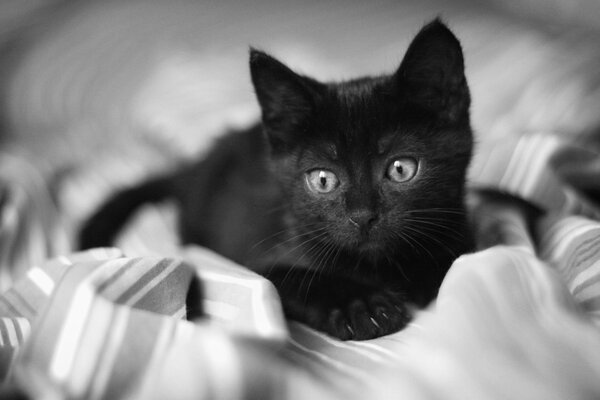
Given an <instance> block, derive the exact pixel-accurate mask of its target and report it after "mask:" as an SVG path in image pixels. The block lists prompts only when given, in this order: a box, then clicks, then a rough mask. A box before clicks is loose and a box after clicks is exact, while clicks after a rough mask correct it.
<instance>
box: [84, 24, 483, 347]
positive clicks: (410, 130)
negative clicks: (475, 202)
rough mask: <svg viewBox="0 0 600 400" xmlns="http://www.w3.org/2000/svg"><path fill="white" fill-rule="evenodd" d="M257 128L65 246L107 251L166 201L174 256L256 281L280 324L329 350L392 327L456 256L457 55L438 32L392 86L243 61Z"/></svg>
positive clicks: (148, 186)
mask: <svg viewBox="0 0 600 400" xmlns="http://www.w3.org/2000/svg"><path fill="white" fill-rule="evenodd" d="M250 71H251V75H252V82H253V84H254V87H255V89H256V94H257V97H258V101H259V103H260V106H261V109H262V125H261V126H256V127H253V128H251V129H248V130H246V131H242V132H237V133H232V134H230V135H227V136H225V137H224V138H223V139H221V140H220V142H218V144H217V145H216V146H215V147H214V149H213V150H212V152H211V153H210V154H209V155H208V156H207V157H206V158H205V159H203V160H202V161H200V162H198V163H197V164H195V165H192V166H190V167H188V168H186V169H185V170H182V171H179V172H176V173H174V174H173V175H169V176H166V177H162V178H158V179H155V180H152V181H150V182H147V183H144V184H142V185H141V186H139V187H135V188H133V189H129V190H127V191H124V192H121V193H119V194H117V195H116V196H115V197H114V198H113V199H112V200H110V201H109V202H108V203H107V204H106V205H105V206H104V207H103V208H102V209H101V210H100V211H99V212H98V213H97V214H96V215H94V216H93V217H92V218H91V220H90V221H89V222H88V224H87V225H86V226H85V228H84V229H83V231H82V233H81V246H82V247H83V248H88V247H93V246H100V245H108V244H110V243H111V242H112V240H113V239H114V237H115V235H116V234H117V232H118V230H119V229H120V227H121V225H122V224H123V222H124V221H125V219H126V218H127V217H128V216H129V214H130V213H131V212H132V211H133V210H134V209H135V208H137V207H138V206H139V205H140V204H141V203H143V202H148V201H158V200H161V199H163V198H166V197H171V198H174V199H176V200H177V201H178V202H179V206H180V216H181V219H180V230H181V237H182V239H183V241H184V242H185V243H197V244H200V245H203V246H206V247H209V248H211V249H213V250H215V251H217V252H219V253H221V254H223V255H225V256H227V257H229V258H230V259H233V260H234V261H236V262H238V263H240V264H243V265H245V266H247V267H248V268H251V269H252V270H254V271H257V272H258V273H260V274H263V275H264V276H266V277H267V278H268V279H270V280H271V281H272V282H273V283H274V284H275V286H276V287H277V289H278V291H279V294H280V296H281V299H282V302H283V306H284V310H285V312H286V314H287V316H288V317H289V318H291V319H295V320H298V321H302V322H305V323H307V324H308V325H310V326H312V327H314V328H316V329H319V330H322V331H325V332H327V333H329V334H331V335H333V336H336V337H338V338H341V339H370V338H374V337H377V336H381V335H385V334H388V333H392V332H395V331H397V330H399V329H401V328H402V327H404V325H405V324H406V323H407V322H408V320H409V318H410V316H409V312H408V310H407V303H414V304H417V305H421V306H422V305H426V304H427V303H428V302H430V301H431V300H432V299H433V298H434V297H435V296H436V294H437V290H438V288H439V286H440V283H441V282H442V279H443V278H444V275H445V274H446V271H447V270H448V268H449V267H450V265H451V264H452V262H453V261H454V259H455V258H456V257H457V256H459V255H460V254H462V253H464V252H466V251H469V250H470V249H471V248H472V238H471V233H470V230H469V228H468V225H467V217H466V212H465V206H464V197H465V173H466V169H467V166H468V164H469V161H470V159H471V152H472V147H473V143H472V142H473V138H472V132H471V128H470V123H469V104H470V97H469V90H468V87H467V82H466V80H465V75H464V65H463V56H462V51H461V46H460V43H459V42H458V40H457V39H456V37H455V36H454V35H453V34H452V32H451V31H450V30H449V29H448V28H447V27H446V26H445V25H444V24H443V23H441V22H440V21H439V20H435V21H433V22H431V23H430V24H429V25H427V26H425V27H424V28H423V29H422V30H421V32H419V34H418V35H417V36H416V38H415V39H414V40H413V42H412V43H411V45H410V47H409V48H408V51H407V52H406V55H405V57H404V60H403V61H402V63H401V65H400V67H399V68H398V70H397V71H396V72H395V73H394V74H392V75H384V76H377V77H363V78H359V79H355V80H351V81H347V82H339V83H321V82H318V81H316V80H314V79H311V78H308V77H305V76H302V75H299V74H297V73H295V72H293V71H292V70H290V69H289V68H287V67H286V66H285V65H283V64H282V63H280V62H279V61H277V60H275V59H274V58H272V57H270V56H268V55H267V54H265V53H263V52H260V51H256V50H252V51H251V54H250Z"/></svg>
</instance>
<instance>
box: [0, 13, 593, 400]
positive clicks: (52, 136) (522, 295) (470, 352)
mask: <svg viewBox="0 0 600 400" xmlns="http://www.w3.org/2000/svg"><path fill="white" fill-rule="evenodd" d="M167 3H168V4H167ZM102 4H104V5H102ZM107 4H109V5H107ZM148 4H149V3H148ZM148 4H145V3H143V2H115V3H114V4H113V3H90V4H87V3H86V5H83V6H81V5H80V6H77V7H66V8H65V7H60V6H59V7H57V8H56V9H54V8H53V12H52V13H50V14H49V15H50V16H49V17H45V18H43V19H41V20H39V21H38V22H36V23H35V24H32V25H30V26H28V30H27V31H26V32H27V35H26V37H27V41H26V44H27V45H26V46H23V47H19V48H20V49H21V50H20V51H19V52H18V56H15V57H16V58H15V59H16V60H18V68H16V69H15V70H14V72H13V73H12V75H11V77H12V79H11V83H10V85H7V86H6V87H5V88H4V91H5V93H4V96H5V98H6V101H5V103H6V108H7V113H8V122H9V123H8V124H7V126H9V127H10V131H11V134H12V137H11V138H10V140H8V141H5V145H4V146H3V148H2V151H1V152H0V286H1V287H2V294H1V295H0V379H1V381H2V382H3V383H2V386H0V388H3V389H6V391H4V392H2V391H0V395H1V394H2V393H8V392H7V391H8V390H16V391H19V392H22V393H25V394H27V395H28V396H30V397H31V398H52V399H54V398H56V399H61V398H74V399H79V398H81V399H88V398H90V399H120V398H128V399H129V398H131V399H153V398H155V399H165V398H168V399H191V398H194V399H221V398H222V399H237V398H240V399H241V398H253V399H295V398H297V399H332V398H340V399H387V398H404V399H437V398H443V399H471V398H472V399H594V398H600V381H599V380H598V377H599V376H600V219H599V218H600V208H599V206H598V204H599V203H598V202H599V201H600V196H599V193H600V186H599V185H600V179H599V178H600V146H599V145H598V144H599V142H600V140H599V137H598V132H600V131H599V130H598V128H599V127H600V118H599V117H598V115H599V114H598V107H600V90H599V88H600V86H599V83H600V73H599V72H598V71H600V70H598V68H597V66H598V65H600V64H599V63H598V62H599V61H600V52H599V51H598V50H597V49H596V47H597V46H596V45H595V43H596V42H595V39H596V37H597V36H598V35H597V33H594V32H591V31H585V32H582V31H581V30H579V29H575V30H554V31H550V32H549V31H548V29H546V28H544V26H543V25H542V26H540V25H536V24H533V23H531V22H530V21H526V22H524V21H520V20H515V19H510V18H508V17H506V16H502V17H500V16H498V15H496V14H495V13H494V12H492V11H486V10H481V9H479V8H477V7H475V6H474V5H458V4H455V5H453V6H452V7H447V6H443V5H440V4H437V3H432V4H429V3H427V4H425V5H421V6H419V7H416V6H411V5H409V4H404V3H401V2H400V3H398V2H390V3H387V2H383V1H382V2H375V3H369V5H367V4H366V3H363V2H356V3H354V2H348V3H344V4H346V6H345V7H343V8H340V7H334V6H333V5H332V4H335V3H332V4H323V3H321V2H318V3H317V2H315V3H309V4H307V5H304V6H303V7H295V6H294V5H292V4H285V5H279V6H277V5H274V4H271V2H257V5H256V7H252V8H242V9H238V8H236V7H240V6H233V5H227V3H224V5H220V6H218V7H215V6H210V5H208V4H204V3H191V2H154V3H152V5H148ZM338 5H339V4H338ZM444 7H446V8H444ZM266 10H268V11H269V12H268V13H266ZM440 12H443V13H444V15H445V16H446V19H447V20H448V21H451V23H450V25H451V26H452V27H453V28H455V30H456V31H457V33H458V35H459V36H461V38H462V37H464V43H465V54H466V58H467V76H468V78H469V82H470V84H471V88H472V91H473V103H474V108H473V120H474V125H475V128H476V130H477V135H478V146H477V150H476V156H475V159H474V161H473V164H472V167H471V171H470V183H471V185H473V186H485V187H492V188H499V189H502V190H505V191H508V192H511V193H514V194H517V195H519V196H521V197H523V198H525V199H527V200H529V201H531V202H532V203H533V204H535V205H536V206H538V207H539V208H541V209H542V210H543V211H544V215H543V216H541V217H540V218H538V219H536V220H535V221H534V222H533V224H529V223H528V221H526V220H525V218H524V216H523V215H522V214H521V212H520V210H519V209H517V208H514V207H512V206H511V205H510V204H506V203H503V202H496V201H493V200H490V199H488V200H487V201H485V202H482V203H480V204H477V205H476V210H477V212H476V213H475V214H474V219H475V222H476V224H477V226H478V229H479V232H480V233H481V235H480V236H479V237H480V238H484V237H485V238H489V237H493V238H494V240H493V241H492V242H485V243H483V240H481V241H480V245H481V247H482V250H480V251H478V252H475V253H472V254H468V255H464V256H462V257H460V258H459V259H458V260H456V262H455V263H454V264H453V266H452V267H451V269H450V271H449V273H448V275H447V276H446V278H445V280H444V282H443V285H442V287H441V289H440V293H439V296H438V298H437V300H436V301H435V303H434V304H431V305H430V306H429V307H428V308H426V309H424V310H420V311H418V312H417V315H416V317H415V319H414V320H413V321H412V322H411V323H410V325H409V326H408V327H407V328H406V329H404V330H403V331H401V332H398V333H396V334H393V335H389V336H386V337H382V338H378V339H374V340H369V341H362V342H352V341H350V342H341V341H337V340H335V339H332V338H330V337H328V336H326V335H324V334H322V333H319V332H316V331H314V330H312V329H310V328H308V327H306V326H304V325H302V324H298V323H287V322H286V321H285V320H284V318H283V315H282V312H281V307H280V303H279V299H278V297H277V294H276V291H275V290H274V288H273V287H272V286H271V284H270V283H269V282H268V281H266V280H265V279H263V278H262V277H260V276H258V275H256V274H253V273H252V272H250V271H248V270H247V269H245V268H244V267H243V266H240V265H235V264H234V263H232V262H231V261H229V260H227V259H224V258H223V257H221V256H219V255H217V254H214V253H212V252H210V251H208V250H206V249H202V248H200V247H194V246H188V247H184V246H181V245H180V244H179V243H178V240H177V237H176V234H175V227H174V221H175V219H176V218H175V216H176V213H177V210H176V209H175V208H174V206H173V205H171V204H161V205H158V206H151V207H147V208H145V209H143V210H141V212H140V213H139V214H138V215H137V216H136V218H135V219H134V221H133V222H132V223H131V224H129V227H128V228H127V230H126V231H125V232H124V233H123V234H122V235H121V237H120V239H119V241H118V243H117V245H116V246H117V247H115V248H109V249H94V250H90V251H87V252H77V251H76V249H74V248H73V242H74V241H73V238H74V235H75V233H76V231H77V228H78V226H79V225H80V224H81V221H82V220H83V219H84V218H85V217H86V216H87V215H89V213H90V212H91V211H92V210H93V209H94V207H96V206H97V205H98V204H99V203H100V202H101V201H102V199H103V198H104V197H105V196H107V195H108V194H109V193H110V191H111V190H114V189H115V188H117V187H119V186H123V185H127V184H128V183H131V182H134V181H136V180H139V179H143V177H145V176H147V175H149V174H152V173H155V172H158V171H160V170H163V169H165V168H169V167H171V166H173V165H174V164H176V163H177V162H179V161H181V160H182V159H187V158H189V157H199V156H202V154H203V152H204V151H206V150H207V149H209V148H210V143H211V138H213V137H214V136H215V135H218V134H220V133H222V132H224V131H225V130H226V127H227V126H232V125H242V124H245V123H247V122H248V121H249V120H250V119H252V118H254V117H255V116H256V108H255V105H254V103H253V101H252V93H251V92H250V89H249V87H250V86H249V82H247V74H246V73H245V72H244V68H245V67H246V64H245V55H246V51H247V47H246V46H247V44H248V42H254V41H260V42H261V43H265V45H266V46H269V48H272V49H273V52H274V53H275V54H279V53H278V51H279V52H280V54H281V55H282V58H284V59H285V57H288V58H289V60H292V61H293V62H296V63H297V64H298V65H303V66H305V67H306V70H307V71H310V70H311V68H312V69H314V70H315V73H316V74H317V76H319V74H320V76H323V77H328V76H331V77H336V76H338V75H341V76H342V77H343V76H344V75H348V76H350V75H355V74H356V73H361V72H364V71H372V72H374V73H376V72H378V71H381V68H384V67H385V66H386V65H387V66H390V65H394V64H395V63H396V60H397V59H399V58H400V57H401V54H402V52H403V51H404V47H403V46H405V45H406V44H407V42H402V41H401V39H402V38H406V39H407V38H408V37H409V36H410V35H409V34H408V33H411V32H414V31H415V30H416V29H418V27H419V26H420V24H421V22H422V21H424V20H425V19H427V17H428V16H430V15H432V14H439V13H440ZM46 15H48V14H46ZM240 16H243V18H241V17H240ZM229 18H233V19H231V20H230V19H229ZM330 19H331V21H335V23H333V22H331V23H329V21H330ZM234 20H235V22H236V23H228V21H234ZM109 21H110V23H111V24H112V26H113V29H109V30H107V29H105V26H106V23H108V22H109ZM411 21H412V22H411ZM452 21H454V22H452ZM359 22H360V23H359ZM402 23H403V24H404V26H407V27H408V28H398V26H400V25H402ZM265 25H267V26H268V29H267V28H265ZM350 26H351V27H352V28H353V29H352V32H350V30H348V27H350ZM215 32H216V33H215ZM222 32H226V33H225V34H223V33H222ZM17 33H18V34H19V35H21V36H19V37H22V35H23V32H21V31H17ZM217 33H219V35H218V34H217ZM210 35H212V36H210ZM220 35H223V36H224V37H225V39H223V37H221V36H220ZM236 35H237V36H236ZM323 37H327V38H331V40H330V41H329V40H328V42H329V44H327V43H324V42H325V41H324V40H323V39H322V38H323ZM291 38H293V40H292V39H291ZM359 38H361V39H360V40H359ZM209 39H210V40H209ZM367 50H368V51H369V52H370V53H369V54H370V57H368V60H365V59H363V57H360V56H359V55H356V54H354V52H359V53H360V54H364V52H365V51H367ZM56 54H60V55H61V56H60V57H56V56H55V55H56ZM240 60H243V62H240ZM310 72H312V71H310ZM61 77H62V78H61ZM59 78H60V79H59ZM61 79H62V80H61ZM198 132H202V134H198ZM492 234H493V235H492ZM198 282H201V284H202V285H203V289H204V297H203V299H202V300H199V299H197V298H196V297H194V296H191V295H190V294H191V293H193V291H194V285H197V284H198ZM193 301H202V303H203V306H204V308H205V310H206V314H207V315H206V316H205V317H202V318H191V317H189V316H188V312H187V311H188V309H189V308H190V306H191V305H192V304H190V302H193ZM188 317H189V318H188Z"/></svg>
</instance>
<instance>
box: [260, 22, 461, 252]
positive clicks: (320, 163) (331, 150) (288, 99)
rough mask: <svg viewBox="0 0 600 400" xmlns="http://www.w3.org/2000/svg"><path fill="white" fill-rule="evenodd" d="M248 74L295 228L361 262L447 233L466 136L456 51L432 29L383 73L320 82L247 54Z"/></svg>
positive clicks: (457, 198)
mask: <svg viewBox="0 0 600 400" xmlns="http://www.w3.org/2000/svg"><path fill="white" fill-rule="evenodd" d="M250 68H251V75H252V81H253V84H254V87H255V90H256V94H257V97H258V101H259V103H260V106H261V109H262V118H263V126H264V130H265V133H266V136H267V138H268V141H269V143H270V146H271V155H272V165H273V168H274V170H275V171H276V175H277V176H278V177H279V179H280V181H281V184H282V187H283V190H284V191H285V193H286V194H287V195H288V198H289V200H290V208H291V211H292V215H293V216H294V217H295V223H296V224H297V227H298V228H299V229H301V230H303V231H305V232H307V231H313V230H314V231H315V234H319V235H322V236H321V238H322V239H323V241H325V242H330V243H334V244H336V245H337V246H339V247H342V248H346V249H348V250H356V251H358V252H364V253H367V254H371V255H372V254H378V253H380V252H381V250H382V249H386V248H388V249H389V248H396V247H398V246H400V247H401V246H403V244H404V246H406V247H408V246H410V247H414V246H418V245H421V244H422V243H423V242H427V238H430V239H431V238H433V240H436V241H438V240H440V239H439V238H444V235H446V236H448V235H451V234H452V230H453V229H454V228H452V227H450V226H443V225H444V221H451V220H453V219H454V216H455V214H454V213H456V215H459V214H461V213H462V211H463V196H464V186H465V174H466V169H467V166H468V164H469V161H470V158H471V151H472V146H473V138H472V132H471V128H470V123H469V104H470V98H469V90H468V87H467V82H466V79H465V75H464V63H463V56H462V50H461V46H460V43H459V41H458V40H457V39H456V37H455V36H454V35H453V34H452V32H451V31H450V30H449V29H448V28H447V27H446V26H445V25H444V24H443V23H441V22H440V21H438V20H435V21H433V22H431V23H430V24H428V25H427V26H425V27H424V28H423V29H422V30H421V31H420V32H419V33H418V35H417V36H416V37H415V39H414V40H413V42H412V43H411V44H410V46H409V48H408V50H407V52H406V54H405V57H404V59H403V61H402V62H401V64H400V66H399V68H398V69H397V70H396V71H395V72H394V73H393V74H391V75H384V76H377V77H364V78H360V79H355V80H351V81H346V82H340V83H321V82H318V81H316V80H314V79H311V78H309V77H305V76H302V75H299V74H297V73H295V72H293V71H292V70H291V69H289V68H288V67H286V66H285V65H283V64H282V63H280V62H279V61H277V60H275V59H274V58H272V57H270V56H268V55H267V54H265V53H263V52H260V51H256V50H252V51H251V55H250ZM459 219H460V218H459ZM419 235H421V238H420V239H419ZM407 236H409V238H408V239H407V238H406V237H407ZM436 237H439V238H436ZM417 241H420V242H421V243H416V242H417ZM430 241H431V240H430Z"/></svg>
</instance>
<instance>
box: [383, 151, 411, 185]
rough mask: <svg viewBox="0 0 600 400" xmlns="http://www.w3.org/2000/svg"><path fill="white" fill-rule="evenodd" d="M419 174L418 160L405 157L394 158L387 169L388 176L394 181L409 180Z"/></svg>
mask: <svg viewBox="0 0 600 400" xmlns="http://www.w3.org/2000/svg"><path fill="white" fill-rule="evenodd" d="M416 174H417V160H415V159H414V158H409V157H403V158H399V159H397V160H394V162H392V163H391V164H390V166H389V167H388V170H387V177H388V178H389V179H390V180H391V181H393V182H398V183H401V182H407V181H409V180H411V179H412V178H414V176H415V175H416Z"/></svg>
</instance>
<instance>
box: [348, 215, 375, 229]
mask: <svg viewBox="0 0 600 400" xmlns="http://www.w3.org/2000/svg"><path fill="white" fill-rule="evenodd" d="M349 220H350V223H351V224H352V225H354V226H356V227H357V228H359V229H360V230H361V231H362V232H367V231H368V230H369V229H370V228H371V227H372V226H373V224H374V223H375V221H377V214H375V213H374V212H373V211H370V210H359V211H354V212H353V213H352V214H351V215H350V217H349Z"/></svg>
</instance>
